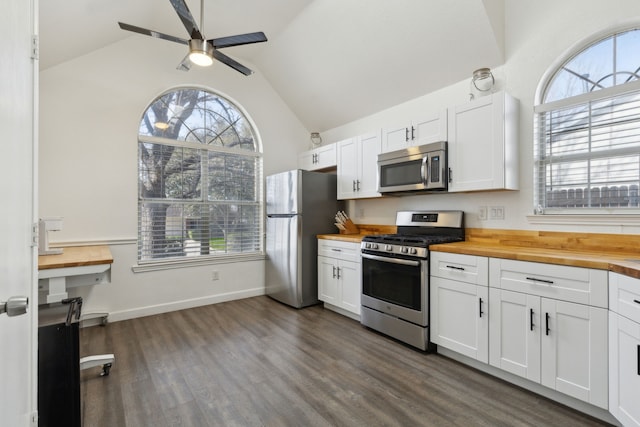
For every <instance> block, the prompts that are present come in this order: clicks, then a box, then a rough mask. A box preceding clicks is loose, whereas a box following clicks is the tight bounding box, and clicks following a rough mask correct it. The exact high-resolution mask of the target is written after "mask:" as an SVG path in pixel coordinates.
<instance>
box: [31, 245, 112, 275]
mask: <svg viewBox="0 0 640 427" xmlns="http://www.w3.org/2000/svg"><path fill="white" fill-rule="evenodd" d="M112 263H113V257H112V256H111V251H110V250H109V246H107V245H97V246H71V247H66V248H63V252H62V253H61V254H57V255H40V256H39V257H38V270H48V269H52V268H64V267H80V266H85V265H101V264H112Z"/></svg>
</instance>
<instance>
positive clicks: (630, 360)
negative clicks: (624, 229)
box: [609, 273, 640, 427]
mask: <svg viewBox="0 0 640 427" xmlns="http://www.w3.org/2000/svg"><path fill="white" fill-rule="evenodd" d="M609 302H610V304H611V311H610V312H609V411H610V412H611V414H612V415H613V416H614V417H615V418H616V419H617V420H618V421H620V423H621V424H622V425H623V426H627V427H630V426H640V280H639V279H634V278H631V277H627V276H622V275H620V274H617V273H609Z"/></svg>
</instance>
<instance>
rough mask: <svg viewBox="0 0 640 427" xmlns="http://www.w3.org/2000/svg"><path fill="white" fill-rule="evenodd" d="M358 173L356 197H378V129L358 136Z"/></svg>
mask: <svg viewBox="0 0 640 427" xmlns="http://www.w3.org/2000/svg"><path fill="white" fill-rule="evenodd" d="M358 144H359V146H360V147H359V148H360V150H359V151H360V153H359V155H358V175H359V176H360V186H359V189H358V194H357V196H358V197H380V193H378V154H380V147H381V146H380V131H378V132H372V133H370V134H366V135H362V136H360V137H358Z"/></svg>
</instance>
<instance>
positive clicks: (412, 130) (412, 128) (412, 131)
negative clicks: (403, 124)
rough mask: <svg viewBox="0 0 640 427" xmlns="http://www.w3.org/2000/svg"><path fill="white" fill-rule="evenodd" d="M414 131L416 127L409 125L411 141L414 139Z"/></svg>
mask: <svg viewBox="0 0 640 427" xmlns="http://www.w3.org/2000/svg"><path fill="white" fill-rule="evenodd" d="M415 131H416V128H414V127H413V126H411V140H412V141H413V140H414V139H416V135H415Z"/></svg>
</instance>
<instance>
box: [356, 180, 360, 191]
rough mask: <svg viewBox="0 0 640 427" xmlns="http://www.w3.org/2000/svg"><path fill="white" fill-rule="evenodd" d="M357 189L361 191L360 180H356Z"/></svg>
mask: <svg viewBox="0 0 640 427" xmlns="http://www.w3.org/2000/svg"><path fill="white" fill-rule="evenodd" d="M356 190H358V191H360V180H359V179H357V180H356Z"/></svg>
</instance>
